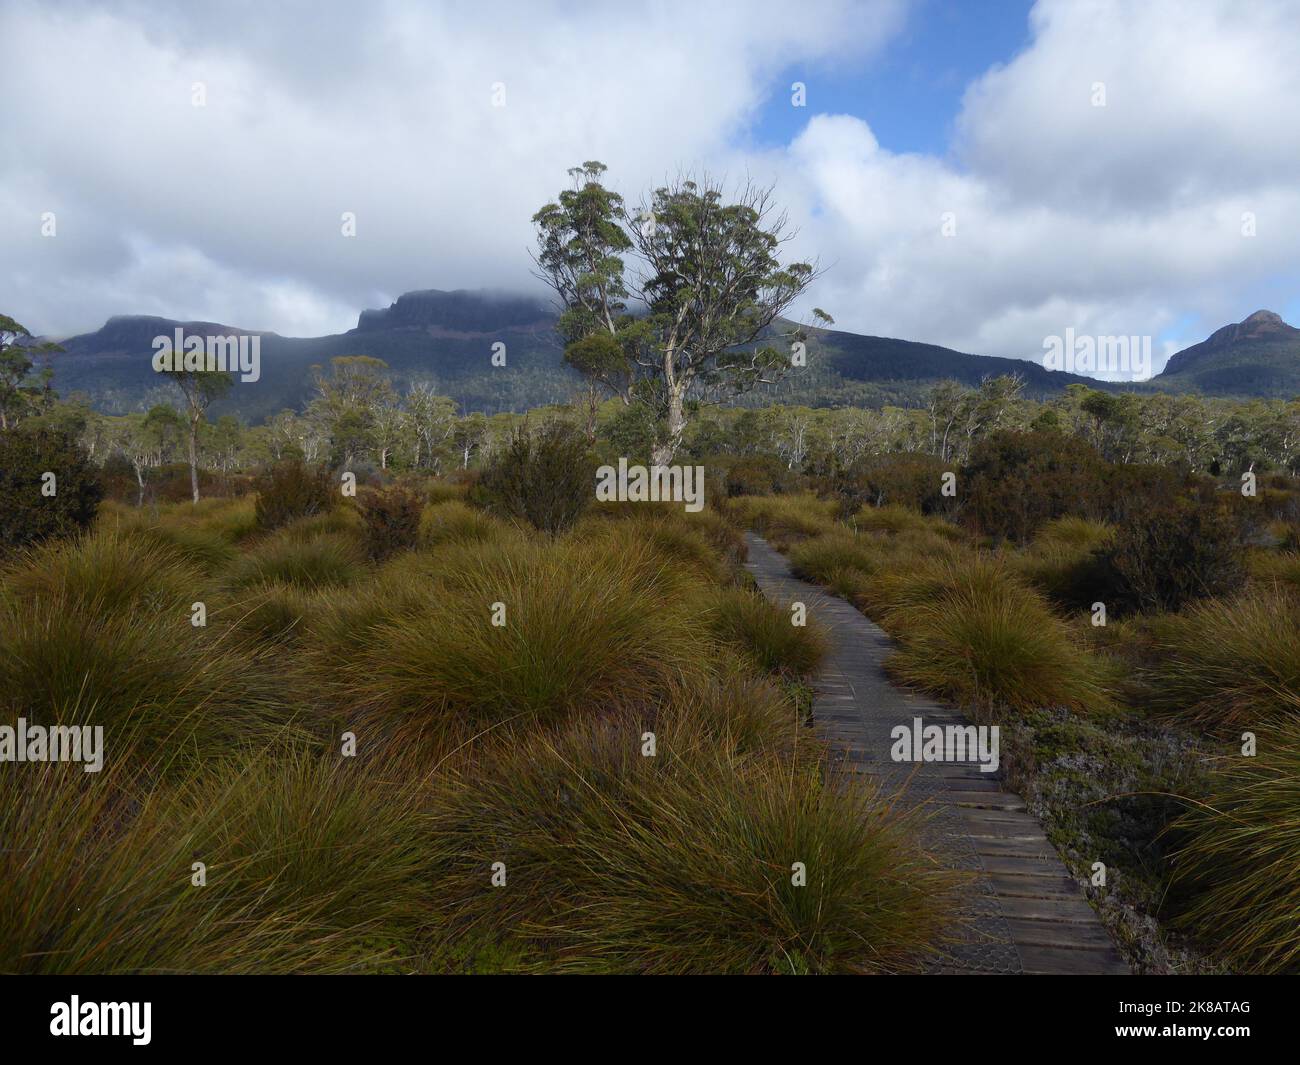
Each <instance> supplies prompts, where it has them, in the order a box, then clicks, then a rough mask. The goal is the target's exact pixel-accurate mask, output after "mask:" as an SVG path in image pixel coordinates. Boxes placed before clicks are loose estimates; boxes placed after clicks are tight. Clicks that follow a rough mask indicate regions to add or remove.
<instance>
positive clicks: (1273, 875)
mask: <svg viewBox="0 0 1300 1065" xmlns="http://www.w3.org/2000/svg"><path fill="white" fill-rule="evenodd" d="M1284 735H1285V737H1286V738H1285V739H1283V741H1282V742H1280V743H1279V742H1274V740H1275V737H1274V736H1270V737H1269V738H1268V739H1267V740H1263V739H1262V740H1261V742H1260V746H1259V752H1258V754H1256V755H1255V756H1254V757H1232V758H1230V759H1229V760H1228V761H1227V762H1225V763H1224V764H1223V765H1222V767H1221V768H1220V769H1219V770H1218V772H1216V773H1214V774H1213V775H1212V777H1211V784H1210V790H1209V794H1208V795H1207V796H1205V797H1204V799H1203V801H1201V802H1198V803H1196V804H1194V805H1192V806H1190V807H1189V808H1188V809H1187V811H1186V812H1185V813H1184V814H1183V815H1182V817H1180V818H1179V819H1178V821H1177V822H1175V824H1174V825H1173V826H1172V832H1173V834H1174V835H1175V836H1176V837H1177V838H1179V839H1181V840H1182V841H1183V842H1182V844H1181V846H1180V848H1179V849H1178V851H1177V852H1176V853H1175V854H1174V881H1173V897H1174V907H1175V909H1176V911H1177V912H1176V914H1175V915H1174V924H1175V926H1176V927H1179V928H1181V929H1182V930H1184V931H1186V932H1189V933H1191V934H1192V935H1194V936H1196V937H1198V938H1199V939H1200V940H1201V941H1202V942H1203V943H1205V944H1206V945H1207V946H1209V947H1211V948H1212V949H1213V950H1214V951H1215V953H1216V954H1218V955H1220V956H1222V957H1223V958H1225V959H1226V960H1227V961H1228V962H1229V964H1230V965H1231V966H1232V968H1233V969H1234V970H1235V971H1238V972H1248V973H1292V974H1294V973H1296V972H1300V920H1297V914H1298V913H1300V744H1297V742H1296V739H1297V732H1296V730H1295V729H1294V728H1291V729H1289V730H1287V732H1286V733H1285V734H1284Z"/></svg>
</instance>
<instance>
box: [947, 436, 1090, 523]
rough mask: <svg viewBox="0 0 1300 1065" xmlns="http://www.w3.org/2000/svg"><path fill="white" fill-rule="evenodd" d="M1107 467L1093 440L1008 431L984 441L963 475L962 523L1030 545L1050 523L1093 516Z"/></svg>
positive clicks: (960, 486) (960, 482)
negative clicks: (1091, 511)
mask: <svg viewBox="0 0 1300 1065" xmlns="http://www.w3.org/2000/svg"><path fill="white" fill-rule="evenodd" d="M1105 470H1106V466H1105V463H1104V462H1103V460H1102V459H1101V456H1099V455H1098V454H1097V453H1096V452H1095V451H1094V450H1093V449H1092V448H1091V447H1089V446H1088V445H1087V444H1085V443H1083V442H1081V441H1080V440H1077V439H1075V438H1073V437H1069V436H1064V435H1062V434H1060V433H1054V432H1030V433H1020V432H1013V431H1010V430H1002V431H999V432H996V433H993V434H991V435H990V436H988V437H987V438H985V439H984V440H981V441H979V442H978V443H977V444H976V445H975V446H974V447H973V448H972V449H971V456H970V461H969V462H968V463H967V464H966V466H965V467H964V468H963V469H962V470H961V473H960V474H959V476H958V479H957V491H958V497H959V498H960V499H961V500H962V501H963V506H962V510H961V518H962V521H963V522H964V523H965V524H966V526H967V527H968V528H970V529H972V530H973V531H974V532H976V533H977V534H979V535H982V536H992V537H994V538H996V539H1007V540H1012V541H1015V542H1017V543H1028V542H1029V540H1030V539H1031V538H1032V537H1033V535H1034V534H1035V533H1036V532H1037V531H1038V530H1039V529H1040V528H1041V527H1042V526H1043V525H1045V524H1047V523H1048V522H1049V521H1052V520H1053V519H1055V518H1060V517H1063V516H1065V515H1076V516H1087V514H1086V513H1085V511H1086V510H1087V508H1088V506H1089V501H1090V500H1097V499H1100V498H1101V497H1102V494H1103V484H1104V476H1105Z"/></svg>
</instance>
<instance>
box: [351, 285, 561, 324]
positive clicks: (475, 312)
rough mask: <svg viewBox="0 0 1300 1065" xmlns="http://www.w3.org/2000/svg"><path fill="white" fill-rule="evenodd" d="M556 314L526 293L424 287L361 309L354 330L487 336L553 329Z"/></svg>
mask: <svg viewBox="0 0 1300 1065" xmlns="http://www.w3.org/2000/svg"><path fill="white" fill-rule="evenodd" d="M554 317H555V316H554V313H553V312H552V311H551V310H550V309H549V308H547V307H546V305H545V304H543V303H542V302H541V301H539V300H533V299H529V298H527V297H524V296H512V295H510V294H508V293H495V292H469V291H467V290H465V289H458V290H456V291H455V292H440V291H439V290H438V289H425V290H424V291H422V292H408V293H406V294H405V295H404V296H400V297H399V298H398V300H397V302H396V303H393V304H391V305H389V306H388V307H386V308H385V309H383V310H377V311H362V312H361V317H360V318H359V319H358V320H357V327H356V329H355V330H353V332H356V333H373V332H382V331H383V330H386V329H402V328H413V329H428V330H431V331H435V332H443V331H445V332H448V333H471V334H479V335H486V334H488V333H491V332H494V331H497V330H500V329H521V328H528V327H534V328H538V329H550V328H551V324H552V322H553V321H554Z"/></svg>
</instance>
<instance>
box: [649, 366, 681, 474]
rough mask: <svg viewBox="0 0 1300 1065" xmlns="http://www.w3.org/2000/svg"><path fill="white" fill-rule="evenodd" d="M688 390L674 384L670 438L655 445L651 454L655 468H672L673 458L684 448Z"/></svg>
mask: <svg viewBox="0 0 1300 1065" xmlns="http://www.w3.org/2000/svg"><path fill="white" fill-rule="evenodd" d="M685 392H686V389H685V388H684V387H683V386H682V384H681V383H680V382H674V383H673V384H672V385H671V386H670V388H669V392H668V424H667V429H668V437H667V439H666V440H664V442H663V443H662V444H655V446H654V447H653V448H652V449H651V452H650V461H651V463H652V464H653V465H655V466H671V465H672V462H673V456H674V455H676V454H677V449H678V448H679V447H681V446H682V435H683V434H684V433H685V432H686V409H685V406H686V404H685V399H686V396H685Z"/></svg>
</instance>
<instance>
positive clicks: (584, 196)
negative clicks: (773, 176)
mask: <svg viewBox="0 0 1300 1065" xmlns="http://www.w3.org/2000/svg"><path fill="white" fill-rule="evenodd" d="M605 170H606V168H605V166H604V165H603V164H602V163H599V162H594V161H593V162H587V163H584V164H583V165H582V166H580V167H574V168H573V169H572V170H570V171H569V176H570V178H571V179H572V182H573V186H572V188H570V189H567V190H565V191H564V192H561V193H560V195H559V197H558V199H557V200H556V201H555V202H553V203H549V204H547V205H546V206H544V207H543V208H542V209H541V210H540V211H538V212H537V214H535V215H534V216H533V223H534V225H535V226H536V227H537V251H536V252H535V253H534V256H533V261H534V263H535V264H536V267H537V271H536V272H537V276H539V277H540V278H541V279H542V280H544V281H546V283H547V284H549V285H550V286H551V288H553V289H554V290H555V292H556V294H557V296H558V297H559V299H560V303H561V305H562V308H563V309H562V313H561V315H560V320H559V330H560V334H561V336H562V337H563V339H564V341H565V344H566V347H565V359H566V360H567V361H568V362H569V364H570V365H572V366H574V367H575V368H576V369H578V370H579V371H580V372H582V373H583V374H584V375H585V376H586V377H587V379H588V380H589V381H590V382H594V383H596V384H599V385H601V386H604V387H605V388H607V389H608V390H609V391H610V392H611V393H613V394H614V395H616V396H619V397H620V398H621V399H622V400H623V402H624V403H626V404H629V405H630V404H632V403H644V404H646V405H648V406H649V407H650V408H651V410H652V411H653V413H654V418H655V425H656V437H655V443H654V446H653V448H652V451H651V461H652V462H653V463H654V464H655V465H656V466H667V465H669V464H671V462H672V460H673V457H674V456H675V455H676V453H677V451H678V449H679V448H680V447H681V443H682V437H683V434H684V433H685V430H686V425H687V419H688V414H689V411H690V406H691V404H692V403H693V402H698V401H710V400H712V401H716V400H718V399H721V398H723V397H724V396H726V395H728V394H730V395H738V394H741V393H743V392H747V391H749V390H750V389H752V388H755V387H756V386H758V385H760V384H774V383H776V382H777V381H779V380H780V379H781V378H782V377H783V376H785V374H786V373H787V372H789V370H790V369H791V367H792V365H793V360H792V351H793V344H794V343H795V342H796V341H802V340H804V339H805V335H804V333H803V331H802V330H801V329H800V328H798V327H797V326H794V325H792V324H791V323H789V322H788V321H786V320H785V319H784V317H783V315H784V312H785V311H786V310H787V309H789V307H790V305H791V304H792V303H794V301H795V300H796V299H798V298H799V296H801V295H802V294H803V293H804V291H805V290H806V289H807V288H808V286H809V285H811V284H812V283H813V281H814V280H816V278H817V276H818V270H817V268H816V266H815V265H814V264H811V263H803V262H792V263H787V264H784V265H783V264H782V263H781V261H780V258H779V255H780V251H781V248H782V245H784V244H786V243H787V242H788V241H789V240H790V239H791V238H792V237H793V236H794V234H793V232H792V231H791V230H790V229H789V227H788V223H787V219H786V216H785V215H784V214H783V213H779V212H778V211H777V209H776V205H775V202H774V199H773V195H772V189H771V188H769V187H761V186H757V185H754V184H752V183H746V184H744V185H743V186H741V187H740V188H739V189H737V190H736V192H735V193H734V194H733V195H731V196H730V197H728V195H727V194H726V192H725V191H724V189H723V188H722V186H721V185H720V184H719V183H718V182H716V181H714V180H712V179H710V178H709V177H707V176H705V177H702V178H701V179H700V180H699V181H698V182H697V181H695V180H694V179H692V178H691V177H689V176H681V177H678V178H677V179H676V180H675V181H673V182H671V183H670V184H667V185H664V186H661V187H660V188H657V189H655V190H654V191H653V193H651V194H650V195H649V196H647V197H646V198H645V199H644V200H643V201H642V203H641V204H640V205H639V206H638V207H636V208H631V207H629V205H628V204H627V203H626V202H625V201H624V200H623V198H622V197H621V196H620V195H618V194H617V193H615V192H612V191H610V190H609V189H607V188H605V186H604V185H603V184H602V182H601V178H602V175H603V174H604V173H605ZM629 260H631V261H632V262H631V266H630V269H629ZM629 303H631V304H633V305H634V306H635V310H634V311H633V310H629ZM813 314H814V316H815V317H816V318H817V319H818V320H819V322H820V323H822V324H827V325H829V324H831V318H830V316H829V315H827V314H825V312H823V311H821V310H814V312H813Z"/></svg>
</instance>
